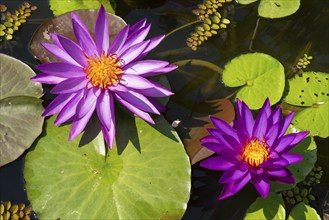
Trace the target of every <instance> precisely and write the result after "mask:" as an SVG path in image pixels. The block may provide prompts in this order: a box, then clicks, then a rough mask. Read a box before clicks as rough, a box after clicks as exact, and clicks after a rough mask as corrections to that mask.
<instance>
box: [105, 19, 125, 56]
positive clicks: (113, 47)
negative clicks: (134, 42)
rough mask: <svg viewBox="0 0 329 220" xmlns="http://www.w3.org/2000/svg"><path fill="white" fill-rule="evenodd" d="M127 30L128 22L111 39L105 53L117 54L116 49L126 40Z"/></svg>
mask: <svg viewBox="0 0 329 220" xmlns="http://www.w3.org/2000/svg"><path fill="white" fill-rule="evenodd" d="M128 32H129V24H128V25H126V26H125V27H124V28H123V29H122V30H121V31H120V32H119V33H118V34H117V35H116V36H115V37H114V39H113V41H112V43H111V45H110V47H109V49H108V52H107V54H117V51H118V50H120V49H121V47H122V46H123V45H124V43H125V42H126V39H127V36H128Z"/></svg>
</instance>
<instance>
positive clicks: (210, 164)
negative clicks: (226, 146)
mask: <svg viewBox="0 0 329 220" xmlns="http://www.w3.org/2000/svg"><path fill="white" fill-rule="evenodd" d="M234 165H235V164H234V163H231V162H229V161H227V160H225V159H224V158H222V157H220V156H213V157H209V158H207V159H205V160H203V161H202V162H200V166H202V167H204V168H207V169H211V170H227V169H229V168H231V167H233V166H234Z"/></svg>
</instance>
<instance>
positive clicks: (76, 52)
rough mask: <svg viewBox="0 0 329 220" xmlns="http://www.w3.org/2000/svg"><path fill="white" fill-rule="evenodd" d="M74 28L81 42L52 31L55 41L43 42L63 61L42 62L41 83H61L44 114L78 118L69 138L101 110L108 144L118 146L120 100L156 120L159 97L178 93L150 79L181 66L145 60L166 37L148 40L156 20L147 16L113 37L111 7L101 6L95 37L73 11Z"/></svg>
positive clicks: (58, 121)
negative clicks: (150, 21) (116, 106)
mask: <svg viewBox="0 0 329 220" xmlns="http://www.w3.org/2000/svg"><path fill="white" fill-rule="evenodd" d="M71 17H72V27H73V31H74V34H75V37H76V40H77V42H78V43H75V42H74V41H72V40H70V39H68V38H66V37H64V36H61V35H57V34H56V33H51V34H50V36H51V39H52V40H53V42H54V43H55V44H49V43H43V44H42V45H43V47H44V48H45V49H46V50H47V51H48V52H50V53H51V54H53V55H55V56H56V57H58V58H59V59H60V60H62V61H63V62H51V63H46V64H41V65H38V66H37V67H36V68H37V69H38V70H40V71H41V73H40V74H38V75H37V76H35V77H34V78H32V80H33V81H35V82H41V83H45V84H56V86H55V87H54V88H53V89H52V90H51V93H54V94H58V96H57V97H56V98H55V99H54V100H53V101H52V103H50V105H49V106H48V107H47V108H46V109H45V111H44V112H43V116H50V115H54V114H57V113H58V116H57V118H56V120H55V125H56V126H57V125H60V124H63V123H65V122H68V121H72V127H71V130H70V135H69V140H72V139H74V138H75V137H76V136H78V135H79V134H80V133H81V132H82V131H83V130H84V128H85V126H86V124H87V122H88V121H89V119H90V118H91V116H92V115H93V113H94V112H95V110H96V112H97V116H98V118H99V121H100V123H101V129H102V132H103V134H104V138H105V141H106V143H107V145H108V146H109V147H110V148H112V145H113V141H114V137H115V112H114V102H115V100H116V101H117V102H118V103H120V104H122V105H123V106H124V107H126V108H127V109H128V110H130V111H131V112H132V113H134V114H135V115H137V116H139V117H140V118H142V119H144V120H145V121H147V122H149V123H151V124H154V121H153V119H152V118H151V116H150V114H149V113H153V114H160V112H159V110H161V109H163V106H162V105H161V104H160V103H159V102H158V101H157V100H156V98H157V97H165V96H170V95H172V94H173V93H172V92H171V91H169V90H167V89H166V88H164V87H162V86H161V85H159V84H157V83H155V82H153V81H150V80H148V79H146V78H145V77H149V76H156V75H159V74H164V73H167V72H170V71H172V70H174V69H176V68H177V66H175V65H171V64H169V63H168V62H166V61H160V60H141V59H142V58H144V57H145V56H146V55H147V54H148V53H149V52H150V51H151V50H152V49H153V48H155V47H156V46H157V45H158V44H159V43H160V42H161V41H162V40H163V38H164V36H163V35H162V36H157V37H154V38H151V39H148V40H147V39H146V37H147V35H148V32H149V30H150V27H151V25H150V24H147V23H146V20H145V19H143V20H141V21H139V22H137V23H136V24H135V25H133V26H130V25H126V26H125V27H124V28H123V29H122V30H121V31H120V32H119V33H118V34H117V35H116V36H115V38H114V39H113V41H112V43H110V40H109V27H108V20H107V16H106V12H105V9H104V7H103V6H101V8H100V10H99V13H98V17H97V20H96V25H95V31H94V33H95V34H94V36H93V37H94V38H93V37H92V36H91V34H90V33H89V32H88V30H87V28H86V26H85V25H84V24H83V22H82V20H81V19H80V18H79V17H78V15H77V14H75V13H74V12H72V13H71Z"/></svg>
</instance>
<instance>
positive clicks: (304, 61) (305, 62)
mask: <svg viewBox="0 0 329 220" xmlns="http://www.w3.org/2000/svg"><path fill="white" fill-rule="evenodd" d="M311 59H313V57H312V56H308V55H307V54H304V57H303V58H300V59H299V60H298V63H297V64H296V68H297V69H299V70H300V69H305V68H306V67H307V66H308V65H309V64H310V63H311V62H310V60H311Z"/></svg>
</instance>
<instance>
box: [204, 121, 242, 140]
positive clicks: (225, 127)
mask: <svg viewBox="0 0 329 220" xmlns="http://www.w3.org/2000/svg"><path fill="white" fill-rule="evenodd" d="M210 120H211V121H212V123H213V124H214V125H215V127H216V128H217V129H218V130H219V131H220V132H222V133H225V134H228V135H230V136H232V137H233V138H235V139H236V140H238V136H237V133H236V130H234V129H233V128H232V127H231V126H230V125H229V124H228V123H227V122H226V121H223V120H222V119H220V118H216V117H213V116H210Z"/></svg>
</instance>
